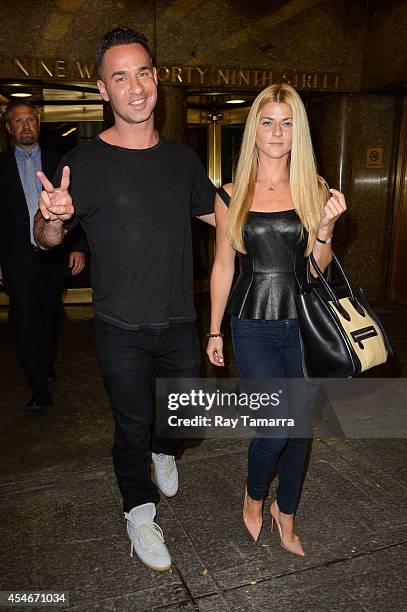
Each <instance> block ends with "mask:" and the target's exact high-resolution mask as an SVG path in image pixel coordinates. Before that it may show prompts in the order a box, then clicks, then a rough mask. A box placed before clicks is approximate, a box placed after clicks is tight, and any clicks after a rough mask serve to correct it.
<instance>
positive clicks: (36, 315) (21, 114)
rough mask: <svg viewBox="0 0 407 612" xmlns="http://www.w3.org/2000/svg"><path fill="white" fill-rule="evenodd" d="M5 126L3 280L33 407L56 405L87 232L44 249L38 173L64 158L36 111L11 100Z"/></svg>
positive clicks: (1, 158)
mask: <svg viewBox="0 0 407 612" xmlns="http://www.w3.org/2000/svg"><path fill="white" fill-rule="evenodd" d="M6 129H7V132H8V133H9V135H10V137H11V139H12V142H13V147H12V148H11V149H10V150H9V151H8V152H6V153H3V154H1V155H0V211H1V212H0V219H1V222H0V268H1V271H0V275H1V276H0V278H1V280H2V282H3V283H4V288H5V290H6V292H7V293H8V295H9V297H10V306H11V312H12V318H13V322H14V327H15V336H16V348H17V357H18V361H19V363H20V366H21V367H22V369H23V371H24V374H25V376H26V378H27V381H28V383H29V385H30V387H31V389H32V397H31V399H30V401H29V402H27V404H26V407H27V408H28V409H44V408H47V407H48V406H50V405H51V404H52V396H51V393H50V392H49V389H48V384H49V382H52V380H54V379H55V376H56V375H55V370H54V366H55V360H56V353H57V336H58V324H59V310H60V304H61V297H62V292H63V290H64V287H65V284H66V281H67V278H68V276H69V272H70V273H71V274H73V275H76V274H78V273H79V272H80V271H81V270H83V268H84V266H85V255H84V251H85V249H86V242H85V239H84V236H83V234H82V231H81V230H80V228H79V231H78V232H77V233H76V235H74V236H71V238H70V240H69V242H67V241H65V242H64V243H63V244H61V245H60V246H59V247H58V248H57V249H54V250H53V251H47V252H45V251H41V250H40V249H38V247H37V246H36V244H35V240H34V236H33V219H34V215H35V213H36V211H37V210H38V198H39V193H40V191H41V183H40V181H39V180H38V179H37V176H36V172H37V171H39V170H42V171H44V172H48V173H49V176H53V175H54V173H55V171H56V169H57V167H58V164H59V162H60V156H59V155H58V154H57V153H54V152H52V151H50V150H48V149H43V148H40V146H39V144H38V136H39V131H40V122H39V117H38V112H37V109H36V108H35V107H34V106H33V105H32V104H30V103H29V102H21V101H19V102H10V103H9V104H8V106H7V109H6Z"/></svg>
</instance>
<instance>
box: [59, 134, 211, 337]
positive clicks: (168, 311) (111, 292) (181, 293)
mask: <svg viewBox="0 0 407 612" xmlns="http://www.w3.org/2000/svg"><path fill="white" fill-rule="evenodd" d="M63 165H67V166H69V167H70V169H71V195H72V200H73V203H74V207H75V216H74V218H73V219H71V220H70V221H69V222H68V223H67V224H66V227H67V228H68V229H70V228H72V227H74V226H75V225H76V223H78V222H79V221H80V223H81V225H82V227H83V229H84V230H85V233H86V236H87V239H88V243H89V247H90V251H91V254H92V288H93V302H94V307H95V312H96V315H97V316H98V317H101V318H103V319H104V320H106V321H108V322H110V323H112V324H113V325H115V326H117V327H122V328H125V329H140V328H145V327H153V328H164V327H168V325H170V323H176V322H185V321H193V320H194V319H195V318H196V314H195V308H194V303H193V291H192V282H193V268H192V238H191V215H192V216H200V215H205V214H208V213H211V212H213V205H214V197H215V188H214V186H213V185H212V183H211V181H210V180H209V179H208V177H207V175H206V173H205V170H204V168H203V166H202V164H201V162H200V160H199V158H198V157H197V155H196V154H195V153H194V152H193V151H192V150H191V149H190V148H189V147H187V146H185V145H182V144H178V143H175V142H172V141H170V140H167V139H165V138H163V137H161V138H160V141H159V142H158V144H157V145H155V146H154V147H151V148H149V149H125V148H122V147H117V146H114V145H110V144H107V143H105V142H104V141H103V140H101V139H100V138H99V137H96V138H95V139H93V140H92V141H91V142H89V143H88V144H84V145H79V146H78V147H76V148H75V149H73V150H72V151H71V152H70V153H68V155H67V156H66V157H65V158H64V160H63V161H62V162H61V166H60V169H59V174H60V172H61V168H62V166H63Z"/></svg>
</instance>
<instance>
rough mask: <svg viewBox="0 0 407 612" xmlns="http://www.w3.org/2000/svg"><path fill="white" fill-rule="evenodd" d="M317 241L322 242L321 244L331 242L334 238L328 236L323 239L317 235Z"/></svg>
mask: <svg viewBox="0 0 407 612" xmlns="http://www.w3.org/2000/svg"><path fill="white" fill-rule="evenodd" d="M317 242H320V243H321V244H331V242H332V238H327V239H326V240H322V238H318V236H317Z"/></svg>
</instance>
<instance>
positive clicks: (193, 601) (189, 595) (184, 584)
mask: <svg viewBox="0 0 407 612" xmlns="http://www.w3.org/2000/svg"><path fill="white" fill-rule="evenodd" d="M172 565H173V566H174V567H175V568H176V569H177V572H178V574H179V577H180V579H181V583H182V585H183V586H184V589H185V591H186V592H187V594H188V597H189V600H190V602H191V603H192V605H193V606H194V608H195V610H199V606H198V604H197V602H196V601H195V598H194V596H193V594H192V591H191V589H190V588H189V586H188V584H187V582H186V580H184V576H183V575H182V572H181V571H180V568H179V567H178V565H177V564H176V563H174V562H172ZM211 594H212V595H213V593H211ZM167 607H168V606H167Z"/></svg>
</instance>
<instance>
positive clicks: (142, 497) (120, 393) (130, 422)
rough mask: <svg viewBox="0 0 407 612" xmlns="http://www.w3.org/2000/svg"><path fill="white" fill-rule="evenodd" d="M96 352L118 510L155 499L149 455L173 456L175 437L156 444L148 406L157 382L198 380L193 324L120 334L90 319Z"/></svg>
mask: <svg viewBox="0 0 407 612" xmlns="http://www.w3.org/2000/svg"><path fill="white" fill-rule="evenodd" d="M95 330H96V349H97V353H98V359H99V365H100V369H101V372H102V376H103V380H104V383H105V387H106V390H107V394H108V396H109V399H110V401H111V404H112V408H113V417H114V421H115V436H114V445H113V463H114V469H115V473H116V478H117V482H118V485H119V488H120V492H121V494H122V497H123V510H124V512H129V511H130V510H131V509H132V508H134V507H135V506H140V505H141V504H145V503H147V502H153V503H157V502H158V500H159V498H160V496H159V492H158V489H157V487H156V486H155V484H154V483H153V482H152V480H151V474H150V467H151V451H153V452H155V453H165V454H170V455H173V454H175V453H176V451H177V450H178V448H179V447H180V445H181V443H182V440H180V439H178V438H171V439H165V440H163V439H158V438H157V437H156V435H155V432H154V428H153V427H152V425H153V416H152V406H153V399H154V390H155V379H156V378H197V377H198V376H199V366H200V361H201V355H200V348H199V342H198V336H197V332H196V328H195V324H194V323H177V324H174V325H171V326H170V327H169V328H168V329H161V330H152V329H144V330H138V331H132V330H125V329H121V328H119V327H115V326H114V325H110V324H109V323H106V322H105V321H103V320H102V319H100V318H97V317H96V318H95Z"/></svg>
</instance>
